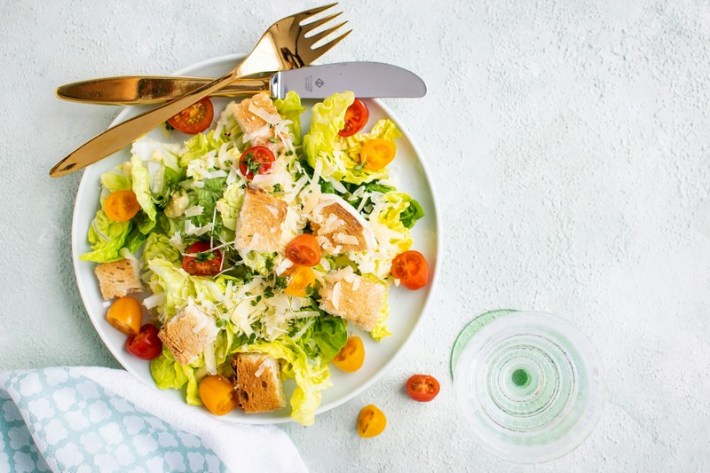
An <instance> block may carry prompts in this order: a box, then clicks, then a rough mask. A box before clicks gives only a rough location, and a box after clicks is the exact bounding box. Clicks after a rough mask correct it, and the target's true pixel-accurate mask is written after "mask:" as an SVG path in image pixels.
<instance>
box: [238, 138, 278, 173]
mask: <svg viewBox="0 0 710 473" xmlns="http://www.w3.org/2000/svg"><path fill="white" fill-rule="evenodd" d="M274 159H275V158H274V153H272V152H271V150H270V149H269V148H267V147H266V146H252V147H251V148H249V149H248V150H246V151H244V152H243V153H242V156H241V158H239V171H240V172H241V173H242V175H243V176H244V177H246V178H247V179H249V180H250V181H251V180H252V179H254V176H255V175H257V174H267V173H268V172H269V171H271V166H272V165H273V163H274Z"/></svg>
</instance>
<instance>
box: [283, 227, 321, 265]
mask: <svg viewBox="0 0 710 473" xmlns="http://www.w3.org/2000/svg"><path fill="white" fill-rule="evenodd" d="M286 257H287V258H288V259H290V260H291V261H293V262H294V263H296V264H301V265H304V266H315V265H317V264H318V263H320V245H319V244H318V240H316V237H314V236H313V235H311V234H310V233H304V234H303V235H298V236H297V237H296V238H294V239H293V240H291V242H290V243H289V244H288V245H286Z"/></svg>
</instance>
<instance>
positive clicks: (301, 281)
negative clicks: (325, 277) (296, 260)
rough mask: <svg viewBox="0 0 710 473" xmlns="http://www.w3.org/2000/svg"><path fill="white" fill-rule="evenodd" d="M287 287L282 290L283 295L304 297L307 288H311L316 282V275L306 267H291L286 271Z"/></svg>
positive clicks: (306, 293)
mask: <svg viewBox="0 0 710 473" xmlns="http://www.w3.org/2000/svg"><path fill="white" fill-rule="evenodd" d="M287 274H288V285H287V286H286V289H284V294H286V295H289V296H295V297H306V296H307V295H308V291H307V288H308V286H310V287H313V285H314V284H315V282H316V275H315V274H314V273H313V270H312V269H311V268H309V267H308V266H303V265H300V264H296V265H293V266H291V267H290V268H289V270H288V273H287Z"/></svg>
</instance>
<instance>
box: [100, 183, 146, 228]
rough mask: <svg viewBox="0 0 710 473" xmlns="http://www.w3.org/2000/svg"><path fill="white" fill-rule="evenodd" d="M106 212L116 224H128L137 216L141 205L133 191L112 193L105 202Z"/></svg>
mask: <svg viewBox="0 0 710 473" xmlns="http://www.w3.org/2000/svg"><path fill="white" fill-rule="evenodd" d="M103 208H104V212H106V215H108V218H110V219H111V220H113V221H114V222H127V221H129V220H130V219H132V218H133V217H135V216H136V214H137V213H138V211H139V210H140V209H141V205H140V204H139V203H138V199H136V194H134V193H133V191H128V190H125V191H116V192H111V193H110V194H109V195H108V197H106V199H105V200H104V205H103Z"/></svg>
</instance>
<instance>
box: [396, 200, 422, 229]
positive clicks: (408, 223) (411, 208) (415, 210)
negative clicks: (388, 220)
mask: <svg viewBox="0 0 710 473" xmlns="http://www.w3.org/2000/svg"><path fill="white" fill-rule="evenodd" d="M407 197H408V198H409V202H408V203H409V205H408V206H407V208H405V209H404V210H403V211H402V213H401V214H399V220H400V221H401V222H402V225H404V226H405V227H407V228H412V227H413V226H414V224H415V223H417V220H419V219H420V218H422V217H423V216H424V209H423V208H422V206H421V205H420V204H419V202H417V201H416V200H414V199H412V198H411V197H409V196H407Z"/></svg>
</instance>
